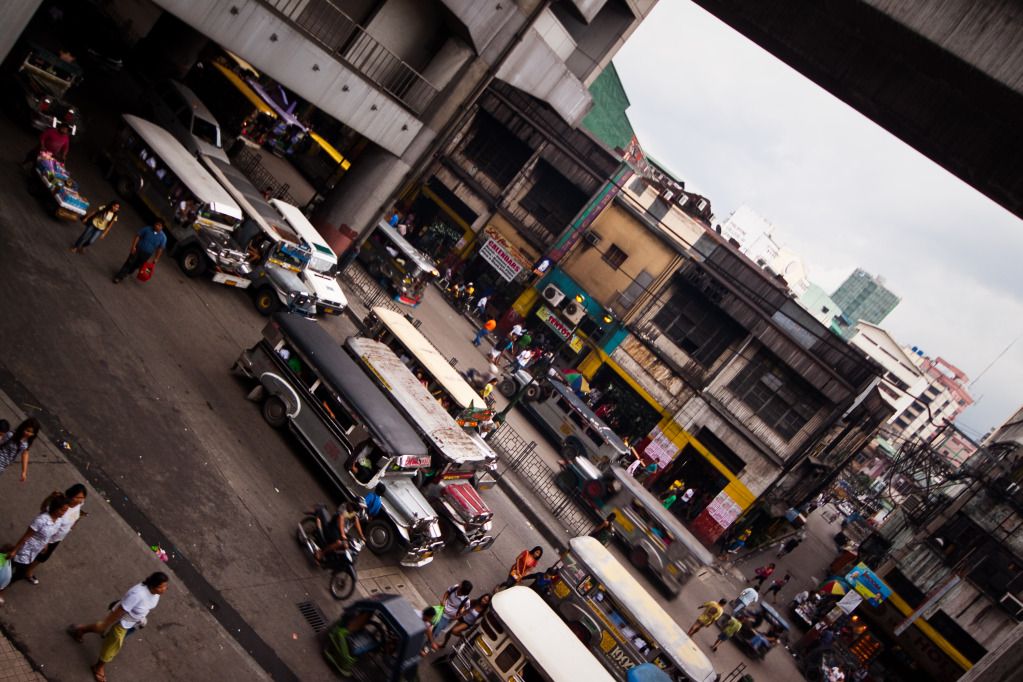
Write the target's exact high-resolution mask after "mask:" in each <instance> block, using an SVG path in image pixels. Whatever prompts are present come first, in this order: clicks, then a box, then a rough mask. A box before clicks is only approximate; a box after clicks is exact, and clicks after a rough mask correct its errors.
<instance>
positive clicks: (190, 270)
mask: <svg viewBox="0 0 1023 682" xmlns="http://www.w3.org/2000/svg"><path fill="white" fill-rule="evenodd" d="M177 257H178V265H179V266H181V271H182V272H183V273H185V277H201V276H202V275H205V274H206V254H204V253H203V252H202V250H201V249H200V248H199V247H197V246H186V247H185V248H183V249H181V251H179V252H178V254H177Z"/></svg>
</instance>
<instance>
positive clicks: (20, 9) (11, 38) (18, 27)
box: [0, 0, 43, 62]
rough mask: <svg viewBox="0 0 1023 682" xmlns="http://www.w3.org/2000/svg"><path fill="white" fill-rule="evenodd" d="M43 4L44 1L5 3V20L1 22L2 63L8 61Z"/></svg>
mask: <svg viewBox="0 0 1023 682" xmlns="http://www.w3.org/2000/svg"><path fill="white" fill-rule="evenodd" d="M41 4H43V0H8V2H5V3H4V7H3V13H4V19H3V21H0V62H2V61H3V60H5V59H7V55H8V54H10V53H11V49H12V48H13V47H14V43H16V42H18V38H20V37H21V32H22V31H24V30H25V27H26V26H28V22H29V20H30V19H32V15H33V14H35V13H36V10H37V9H39V5H41Z"/></svg>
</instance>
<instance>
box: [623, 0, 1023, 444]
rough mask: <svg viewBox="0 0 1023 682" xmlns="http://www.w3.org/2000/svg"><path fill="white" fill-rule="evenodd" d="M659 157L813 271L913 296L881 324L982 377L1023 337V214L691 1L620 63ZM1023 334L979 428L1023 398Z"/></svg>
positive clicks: (984, 395) (971, 429)
mask: <svg viewBox="0 0 1023 682" xmlns="http://www.w3.org/2000/svg"><path fill="white" fill-rule="evenodd" d="M614 62H615V66H616V67H617V68H618V72H619V75H620V76H621V79H622V82H623V84H624V86H625V90H626V92H627V94H628V96H629V100H630V102H631V103H632V105H631V107H630V108H629V110H628V115H629V118H630V120H631V121H632V124H633V128H634V129H635V130H636V134H637V137H638V138H639V141H640V144H641V145H642V146H643V148H644V150H645V151H647V152H648V153H649V154H651V155H652V156H654V157H655V158H656V159H657V160H658V161H659V162H661V163H664V164H665V165H667V166H668V167H669V168H670V169H672V170H673V171H674V172H675V173H676V174H678V175H679V176H680V177H682V178H683V179H684V180H685V182H686V188H687V189H690V190H692V191H695V192H698V193H700V194H703V195H704V196H707V197H708V198H709V199H710V200H711V203H712V206H713V208H714V213H715V216H716V221H717V222H723V221H724V220H725V219H726V218H727V217H728V215H729V214H730V213H732V211H734V210H735V209H736V208H738V207H739V206H742V205H747V206H750V207H751V208H752V209H753V210H754V211H756V212H757V213H759V214H760V215H761V216H763V217H764V218H766V219H767V220H769V221H770V222H771V223H773V224H774V225H775V227H776V229H775V233H774V234H775V238H776V240H777V241H779V242H780V243H782V244H784V245H785V246H788V247H789V248H791V249H792V250H794V251H796V252H797V253H798V254H800V255H801V256H802V258H803V260H804V261H805V263H806V266H807V270H808V275H809V279H810V280H811V281H813V282H815V283H817V284H819V285H820V286H822V287H823V288H824V289H825V290H827V291H828V292H831V291H833V290H834V289H835V288H836V287H837V286H838V285H839V284H840V283H841V282H842V280H844V279H845V277H847V276H848V275H849V274H850V273H851V272H852V271H853V269H854V268H856V267H862V268H864V269H865V270H867V271H868V272H871V273H873V274H879V275H882V276H883V277H884V278H885V279H886V282H887V286H888V287H889V288H890V289H891V290H893V291H894V292H895V293H896V294H898V295H899V296H901V297H902V302H901V303H900V304H899V306H898V307H897V308H896V309H895V311H894V312H892V314H891V315H889V316H888V317H887V318H886V319H885V321H884V322H883V323H882V325H881V326H883V327H885V328H886V329H887V330H888V331H889V332H891V333H892V335H893V336H894V337H895V338H896V339H897V340H898V341H899V342H900V343H902V344H903V345H908V346H918V347H920V348H922V349H923V350H924V351H925V352H926V353H927V354H928V355H930V356H931V357H939V356H940V357H943V358H945V359H946V360H948V361H949V362H951V363H952V364H953V365H956V366H957V367H959V368H960V369H962V370H963V371H964V372H966V374H967V375H969V376H970V378H971V380H974V379H976V378H977V377H979V376H980V375H981V373H982V372H983V371H984V370H985V368H987V367H988V366H989V365H990V364H991V363H992V361H994V360H995V358H996V357H997V356H998V355H999V354H1000V353H1002V352H1003V351H1004V350H1005V349H1006V347H1007V346H1009V345H1010V344H1011V343H1013V341H1014V340H1015V339H1017V338H1019V337H1020V336H1021V335H1023V262H1021V258H1023V221H1021V220H1020V219H1018V218H1016V217H1015V216H1014V215H1012V214H1011V213H1009V212H1008V211H1006V210H1005V209H1003V208H1001V207H1000V206H998V205H997V204H995V203H994V202H992V201H991V200H989V199H988V198H987V197H985V196H984V195H982V194H981V193H979V192H977V191H976V190H974V189H973V188H972V187H970V186H969V185H967V184H965V183H963V182H962V181H960V180H959V179H958V178H956V177H955V176H953V175H951V174H950V173H948V172H947V171H945V170H944V169H942V168H941V167H939V166H938V165H936V164H935V163H933V162H932V161H930V160H929V159H927V158H926V157H924V156H923V155H921V154H919V153H917V152H916V151H915V150H913V149H912V148H911V147H909V146H907V145H906V144H904V143H903V142H902V141H900V140H899V139H898V138H896V137H894V136H893V135H891V134H889V133H888V132H886V131H885V130H883V129H882V128H880V127H879V126H877V125H876V124H874V123H873V122H872V121H870V120H869V119H867V118H865V117H864V116H862V115H860V114H859V113H858V112H856V111H855V110H853V109H852V108H850V107H849V106H847V105H846V104H844V103H843V102H841V101H840V100H838V99H836V98H834V97H832V96H831V95H830V94H828V93H827V92H825V91H824V90H823V89H821V88H819V87H818V86H816V85H815V84H813V83H812V82H811V81H809V80H808V79H806V78H804V77H803V76H802V75H800V74H799V73H798V72H796V71H794V70H793V69H791V68H789V67H788V66H786V65H785V64H784V63H782V62H781V61H779V60H778V59H776V58H775V57H773V56H772V55H770V54H769V53H768V52H766V51H765V50H763V49H761V48H760V47H759V46H757V45H756V44H754V43H752V42H751V41H749V40H747V39H746V38H745V37H744V36H742V35H741V34H739V33H737V32H735V31H734V30H732V29H731V28H730V27H728V26H727V25H725V24H724V23H722V22H721V21H719V20H718V19H717V18H715V17H714V16H712V15H711V14H709V13H707V12H705V11H704V10H703V9H701V8H699V7H697V6H696V5H694V4H692V3H690V2H688V1H685V0H661V2H660V3H658V5H657V7H656V8H655V9H654V11H653V12H652V14H651V15H650V16H649V17H648V18H647V19H646V20H645V21H644V22H643V23H642V24H641V25H640V27H639V28H638V29H637V31H636V32H635V33H634V34H633V36H632V37H631V38H630V39H629V40H628V42H627V43H626V44H625V46H624V47H623V48H622V50H621V51H620V52H619V53H618V55H617V56H616V57H615V60H614ZM1019 386H1023V339H1020V341H1019V342H1018V343H1015V345H1013V346H1012V347H1011V348H1010V349H1009V351H1008V352H1006V353H1005V354H1004V356H1003V357H1002V358H1001V359H1000V360H999V361H998V362H997V363H996V364H995V365H994V366H993V367H991V368H990V369H988V370H987V372H986V373H984V375H983V376H982V377H980V379H979V380H977V381H976V383H975V384H974V385H973V386H972V387H971V388H970V392H971V393H972V395H973V396H974V399H975V400H976V401H977V402H976V404H975V405H974V406H972V407H970V408H969V409H968V410H967V411H966V412H965V413H964V414H963V415H962V416H961V417H960V419H959V420H958V422H957V424H958V425H959V426H961V427H963V428H964V430H965V431H966V432H967V433H968V434H969V435H972V436H979V435H981V434H983V433H984V432H986V431H987V430H988V429H989V428H991V427H992V426H997V425H999V424H1001V423H1002V421H1004V420H1005V418H1007V417H1008V416H1009V415H1010V414H1011V413H1013V412H1014V411H1015V410H1016V409H1017V408H1019V407H1020V405H1021V404H1023V391H1020V390H1019V389H1018V388H1017V387H1019Z"/></svg>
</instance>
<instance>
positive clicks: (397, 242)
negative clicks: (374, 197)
mask: <svg viewBox="0 0 1023 682" xmlns="http://www.w3.org/2000/svg"><path fill="white" fill-rule="evenodd" d="M358 259H359V262H360V263H362V264H363V266H365V268H366V271H367V272H369V274H370V276H372V277H374V278H376V279H378V280H382V282H383V283H384V284H385V285H386V286H387V288H388V289H389V290H390V292H391V293H392V294H393V296H394V300H395V301H398V302H399V303H404V304H405V305H410V306H412V307H413V308H414V307H416V306H417V305H419V303H420V301H422V300H423V292H424V290H425V289H426V285H427V284H429V283H430V281H431V280H433V279H436V278H437V275H438V273H437V265H436V263H434V261H433V259H432V258H430V257H429V256H427V255H426V254H425V253H423V252H422V251H420V250H419V249H417V248H416V247H414V246H412V244H410V243H409V241H408V240H407V239H405V238H404V237H403V236H401V235H400V234H399V233H398V230H397V229H395V228H393V227H391V226H390V225H388V224H387V223H386V222H384V221H380V223H379V224H377V226H376V227H375V228H373V229H372V230H371V231H370V233H369V236H368V237H366V239H365V241H363V242H362V246H361V247H360V249H359V255H358Z"/></svg>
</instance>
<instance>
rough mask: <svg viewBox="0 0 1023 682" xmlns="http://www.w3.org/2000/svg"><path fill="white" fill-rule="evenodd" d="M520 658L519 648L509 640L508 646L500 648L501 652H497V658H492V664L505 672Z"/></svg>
mask: <svg viewBox="0 0 1023 682" xmlns="http://www.w3.org/2000/svg"><path fill="white" fill-rule="evenodd" d="M520 658H522V654H520V653H519V650H518V649H516V648H515V645H514V644H513V643H512V642H511V641H509V642H508V646H506V647H505V648H504V649H502V650H501V653H499V654H498V655H497V658H496V659H494V664H495V665H496V666H497V669H498V670H500V671H501V672H503V673H506V672H508V671H509V670H511V669H512V666H514V665H515V664H516V663H518V662H519V659H520Z"/></svg>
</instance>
